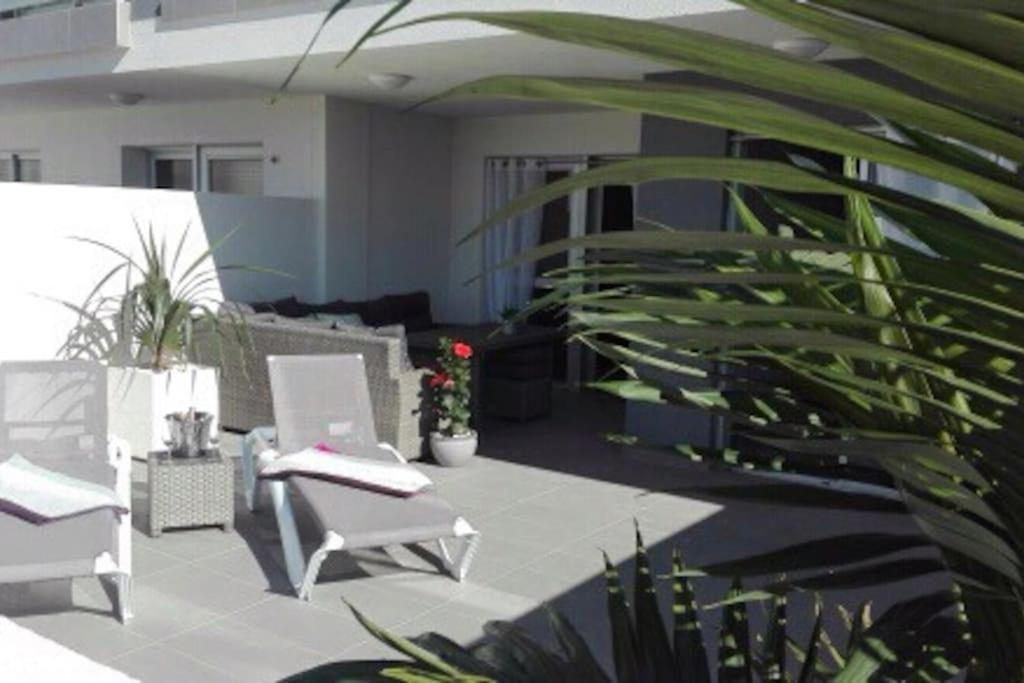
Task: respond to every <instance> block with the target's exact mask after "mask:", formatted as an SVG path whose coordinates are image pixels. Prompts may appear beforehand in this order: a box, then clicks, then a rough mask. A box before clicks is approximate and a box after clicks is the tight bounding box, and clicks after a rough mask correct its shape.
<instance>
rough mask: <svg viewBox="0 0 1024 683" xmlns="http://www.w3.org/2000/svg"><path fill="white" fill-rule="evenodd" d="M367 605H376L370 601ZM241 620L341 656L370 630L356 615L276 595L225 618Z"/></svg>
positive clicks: (269, 635) (267, 632) (277, 636)
mask: <svg viewBox="0 0 1024 683" xmlns="http://www.w3.org/2000/svg"><path fill="white" fill-rule="evenodd" d="M365 609H367V610H370V609H372V607H371V606H370V605H366V607H365ZM233 622H240V623H243V624H245V625H246V626H247V627H248V628H250V629H252V631H254V632H256V631H258V632H260V633H262V634H263V635H262V637H263V638H265V639H268V640H276V639H281V640H285V641H288V642H291V643H293V644H295V645H296V646H299V647H302V648H306V649H309V650H314V651H316V652H319V653H321V654H325V655H330V656H335V657H337V656H339V655H340V654H341V653H342V652H343V651H345V650H347V649H349V648H351V647H352V646H353V645H356V644H358V643H360V642H362V641H363V640H365V639H366V637H367V633H366V630H365V629H364V628H363V627H362V626H360V625H359V623H358V622H357V621H356V619H355V617H354V616H352V615H351V614H350V613H347V612H343V611H341V610H331V609H326V608H324V607H320V606H318V605H314V604H312V603H309V602H306V601H303V600H299V599H297V598H288V597H275V598H272V599H271V600H268V601H266V602H262V603H260V604H258V605H256V606H254V607H250V608H248V609H245V610H242V611H240V612H237V613H235V614H232V615H231V616H229V617H227V618H226V619H225V622H224V623H225V624H231V623H233Z"/></svg>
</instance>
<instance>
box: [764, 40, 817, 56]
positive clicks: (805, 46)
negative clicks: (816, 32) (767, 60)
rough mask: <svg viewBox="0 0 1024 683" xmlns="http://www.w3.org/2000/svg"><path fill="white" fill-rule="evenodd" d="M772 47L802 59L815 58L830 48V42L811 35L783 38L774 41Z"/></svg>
mask: <svg viewBox="0 0 1024 683" xmlns="http://www.w3.org/2000/svg"><path fill="white" fill-rule="evenodd" d="M772 47H773V48H775V49H776V50H778V51H779V52H785V53H786V54H787V55H790V56H791V57H800V58H802V59H814V58H815V57H817V56H818V55H820V54H821V53H822V52H824V51H825V50H827V49H828V47H829V44H828V43H826V42H825V41H824V40H822V39H820V38H811V37H809V36H805V37H801V38H783V39H781V40H776V41H775V42H774V43H772Z"/></svg>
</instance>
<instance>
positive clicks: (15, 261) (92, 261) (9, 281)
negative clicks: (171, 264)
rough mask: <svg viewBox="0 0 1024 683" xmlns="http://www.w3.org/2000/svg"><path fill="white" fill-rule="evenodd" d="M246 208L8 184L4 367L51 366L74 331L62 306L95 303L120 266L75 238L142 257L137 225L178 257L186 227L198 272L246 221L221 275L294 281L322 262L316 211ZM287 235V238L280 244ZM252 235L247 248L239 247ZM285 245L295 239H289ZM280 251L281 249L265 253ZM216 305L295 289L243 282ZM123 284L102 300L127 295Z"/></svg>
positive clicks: (218, 285) (184, 195) (3, 244)
mask: <svg viewBox="0 0 1024 683" xmlns="http://www.w3.org/2000/svg"><path fill="white" fill-rule="evenodd" d="M248 199H249V200H250V201H248V202H246V204H245V209H244V210H243V209H242V208H241V207H240V206H239V203H240V202H242V201H243V198H240V197H232V196H225V195H213V194H204V195H195V194H192V193H190V192H168V191H159V190H137V189H121V188H97V187H76V186H56V185H29V184H20V183H0V206H3V210H4V218H5V225H6V229H5V230H3V231H2V233H0V310H3V312H4V326H3V330H4V331H3V334H0V360H13V359H39V358H50V357H53V355H54V354H55V353H56V351H57V350H58V348H59V347H60V345H61V344H62V343H63V341H64V339H65V336H66V335H67V333H68V331H69V330H70V329H71V327H72V326H73V325H74V323H75V320H76V316H75V314H74V313H73V312H72V311H70V310H68V309H66V308H64V307H62V306H61V305H60V304H58V303H55V302H54V300H57V301H67V302H70V303H72V304H80V303H83V302H84V299H85V298H86V296H88V293H89V292H90V291H91V290H92V288H93V287H94V286H95V285H96V284H97V283H98V282H99V280H100V279H101V278H102V277H103V276H104V275H105V274H106V273H107V272H109V270H110V269H111V268H113V267H114V266H116V265H118V264H119V263H120V262H121V259H120V258H119V257H117V256H115V255H113V254H111V253H108V252H106V251H104V250H103V249H101V248H99V247H95V246H92V245H87V244H82V243H80V242H77V241H75V240H72V239H70V238H71V237H87V238H90V239H94V240H99V241H102V242H104V243H107V244H111V245H112V246H115V247H116V248H118V249H120V250H122V251H124V252H127V253H129V254H132V255H138V254H139V253H140V251H141V250H140V247H139V245H138V238H137V236H136V233H135V228H134V224H135V223H136V222H137V223H138V224H140V225H142V226H144V229H146V230H147V231H148V228H149V226H150V225H152V226H153V230H154V234H155V236H156V239H157V240H158V241H159V240H161V239H162V238H163V237H164V236H166V237H167V242H168V244H169V245H170V247H169V248H175V247H176V245H177V243H178V240H179V239H180V238H181V237H180V236H181V235H182V234H183V233H184V230H185V226H188V225H191V226H193V227H192V228H191V229H190V230H189V231H188V233H187V242H186V247H185V249H184V250H183V252H182V256H181V263H182V264H185V263H190V262H191V261H193V260H194V259H195V258H196V257H197V256H199V255H200V254H202V253H203V252H204V251H205V250H206V249H207V248H208V247H209V245H210V243H211V241H215V240H217V239H218V238H219V237H220V236H222V235H224V234H225V233H227V232H228V231H229V230H230V229H231V228H232V227H234V225H235V224H236V223H235V221H236V220H237V219H238V218H239V217H240V216H241V217H242V218H244V219H245V220H246V221H247V225H246V227H245V228H244V233H243V232H242V231H240V232H239V233H236V234H235V236H234V237H233V238H231V240H229V241H228V242H227V243H226V244H225V246H224V248H223V250H221V251H219V252H218V255H217V261H218V263H219V264H220V265H223V264H226V263H237V262H239V261H242V262H247V263H253V264H259V265H263V266H267V267H271V268H275V269H278V270H284V271H289V272H294V271H301V270H303V269H306V268H309V267H311V266H312V264H313V263H314V261H315V258H316V255H315V251H314V245H315V233H316V224H315V212H314V210H313V204H312V202H310V201H308V200H300V199H270V198H263V199H257V200H255V201H252V198H248ZM283 232H286V233H287V234H286V235H282V233H283ZM243 235H244V237H245V239H241V237H242V236H243ZM284 237H286V238H287V239H283V238H284ZM264 244H276V245H277V246H276V247H275V248H273V249H262V248H259V247H260V245H264ZM213 285H214V287H213V290H212V291H211V292H210V293H209V295H210V296H211V297H212V298H213V299H215V300H216V299H219V298H220V297H221V296H223V295H227V297H228V298H239V294H242V293H246V292H253V293H255V294H257V295H267V296H273V295H275V294H280V293H281V292H284V291H291V290H292V289H293V287H294V285H293V283H291V282H287V281H284V280H282V279H281V278H278V277H275V276H271V275H262V274H261V275H257V274H247V275H241V276H239V275H236V276H231V277H230V278H228V279H222V280H221V281H220V282H215V283H213ZM124 286H125V282H124V279H123V278H120V277H118V278H117V279H115V280H112V281H110V282H109V283H108V286H107V289H105V290H104V291H105V292H107V293H109V294H116V293H119V292H121V291H123V288H124Z"/></svg>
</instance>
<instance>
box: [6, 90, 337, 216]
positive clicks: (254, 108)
mask: <svg viewBox="0 0 1024 683" xmlns="http://www.w3.org/2000/svg"><path fill="white" fill-rule="evenodd" d="M323 117H324V98H323V97H288V98H285V99H282V100H280V101H278V102H277V103H276V104H271V103H270V102H269V101H268V100H265V99H254V100H235V101H222V102H213V101H211V102H196V103H189V104H173V105H172V104H159V103H155V102H149V103H147V102H143V103H142V104H139V105H137V106H134V107H114V106H111V107H109V108H103V109H77V110H74V111H67V112H49V113H38V114H32V115H18V116H4V117H0V151H6V150H38V151H40V152H41V154H42V159H43V181H44V182H47V183H62V184H63V183H70V184H82V185H85V184H89V185H112V186H118V185H121V181H122V172H121V164H122V154H121V152H122V149H123V148H124V147H126V146H127V147H153V146H164V145H191V144H199V145H218V144H254V143H260V144H262V145H263V151H264V153H265V158H266V161H265V165H264V184H265V187H264V193H265V194H266V195H268V196H278V197H307V198H308V197H318V196H320V194H319V192H320V187H321V186H320V181H321V178H322V175H323ZM271 157H276V158H277V161H276V163H271V161H270V158H271Z"/></svg>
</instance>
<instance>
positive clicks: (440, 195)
mask: <svg viewBox="0 0 1024 683" xmlns="http://www.w3.org/2000/svg"><path fill="white" fill-rule="evenodd" d="M325 113H326V115H325V126H326V130H325V140H326V142H325V145H324V148H325V169H326V170H325V174H324V182H325V187H324V191H323V196H324V197H325V202H324V211H325V221H324V225H325V228H324V235H323V253H324V254H325V259H324V263H325V264H326V265H325V267H326V273H325V277H324V283H325V287H324V292H323V296H322V297H320V298H322V299H324V300H331V299H336V298H344V299H348V300H350V301H355V300H359V299H366V298H369V297H376V296H380V295H383V294H397V293H404V292H410V291H414V290H427V291H429V292H430V293H431V299H432V302H433V303H434V306H435V309H439V308H441V307H443V304H444V299H445V298H446V296H447V288H448V263H447V254H448V241H449V234H450V232H451V203H452V129H453V124H452V122H451V121H450V120H448V119H443V118H439V117H435V116H429V115H426V114H417V113H403V112H399V111H395V110H391V109H386V108H383V107H374V106H371V105H366V104H361V103H358V102H350V101H346V100H342V99H339V98H335V97H328V98H327V105H326V112H325Z"/></svg>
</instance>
